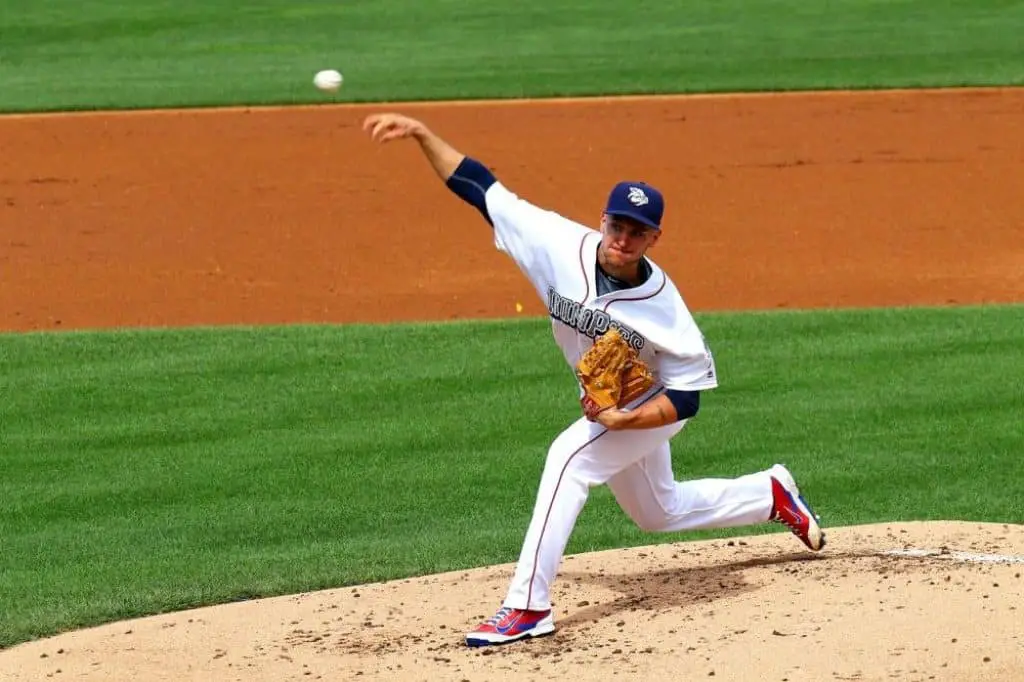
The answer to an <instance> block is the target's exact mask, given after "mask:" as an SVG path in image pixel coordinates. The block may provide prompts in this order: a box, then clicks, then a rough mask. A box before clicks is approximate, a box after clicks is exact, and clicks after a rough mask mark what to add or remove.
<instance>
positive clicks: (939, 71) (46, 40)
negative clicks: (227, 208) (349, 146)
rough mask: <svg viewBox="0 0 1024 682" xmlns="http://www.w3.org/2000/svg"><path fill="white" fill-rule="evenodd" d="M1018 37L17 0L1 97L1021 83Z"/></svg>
mask: <svg viewBox="0 0 1024 682" xmlns="http://www.w3.org/2000/svg"><path fill="white" fill-rule="evenodd" d="M1021 35H1024V3H1020V2H1010V1H1005V0H987V1H984V2H951V3H934V2H929V1H928V0H904V1H902V2H881V1H879V0H840V1H838V2H830V3H827V4H813V3H807V2H802V1H799V0H770V1H765V0H761V1H759V2H751V1H750V0H722V1H721V2H715V3H707V2H697V1H696V0H680V1H677V2H661V1H658V0H637V1H636V2H631V3H622V2H614V1H613V0H565V1H563V2H548V1H547V0H521V2H518V3H499V2H471V3H467V2H455V1H454V0H429V1H426V2H424V1H422V0H392V1H391V2H388V3H384V4H381V3H370V2H323V1H320V0H305V1H301V0H300V1H291V0H253V1H251V2H246V3H244V4H239V3H237V2H229V1H228V0H204V1H202V2H200V1H199V0H175V1H174V2H170V1H168V0H137V1H135V2H132V3H124V2H114V0H50V1H48V2H45V3H44V2H37V1H36V0H6V1H5V11H4V12H3V13H2V14H0V37H2V40H0V83H2V84H3V87H0V111H30V110H54V109H56V110H61V109H105V108H136V107H167V106H181V105H218V104H277V103H285V104H287V103H298V102H322V101H327V100H329V101H339V100H340V101H379V100H419V99H463V98H481V97H502V98H504V97H525V96H534V97H543V96H555V95H599V94H626V93H664V92H708V91H736V90H781V89H809V88H840V87H841V88H874V87H893V86H925V85H927V86H957V85H1009V84H1021V83H1024V75H1022V72H1021V70H1020V68H1019V62H1020V60H1019V56H1020V36H1021ZM322 68H338V69H340V70H341V71H342V72H343V73H344V75H345V77H346V84H345V86H344V88H343V89H342V91H341V93H340V94H339V95H337V96H330V97H326V98H325V96H324V95H323V94H322V93H319V92H318V91H316V90H315V89H314V88H313V85H312V77H313V74H314V73H315V72H316V71H317V70H319V69H322Z"/></svg>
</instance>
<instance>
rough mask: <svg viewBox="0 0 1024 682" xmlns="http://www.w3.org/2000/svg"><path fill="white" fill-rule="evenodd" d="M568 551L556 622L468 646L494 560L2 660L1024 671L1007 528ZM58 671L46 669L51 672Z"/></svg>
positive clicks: (1012, 544) (119, 670)
mask: <svg viewBox="0 0 1024 682" xmlns="http://www.w3.org/2000/svg"><path fill="white" fill-rule="evenodd" d="M829 540H830V543H829V546H828V547H827V548H826V549H825V550H824V551H823V552H821V553H819V554H813V553H810V552H806V551H803V548H802V545H800V544H799V542H798V541H797V540H796V539H795V538H793V537H792V536H791V535H789V534H785V533H777V534H770V535H759V536H754V537H747V538H742V539H732V540H715V541H706V542H692V543H674V544H666V545H658V546H652V547H642V548H633V549H624V550H611V551H604V552H595V553H590V554H580V555H574V556H569V557H566V559H565V561H564V563H563V565H562V571H561V573H560V575H559V578H558V582H557V583H556V588H555V601H556V603H555V609H556V615H557V626H558V631H557V632H556V633H555V634H554V635H553V636H551V637H547V638H543V639H538V640H534V641H529V642H518V643H514V644H511V645H507V646H504V647H500V648H490V649H483V650H479V649H476V650H474V649H468V648H466V647H464V646H463V644H462V639H461V636H462V633H463V632H464V631H465V630H466V629H469V628H471V627H473V626H474V625H475V624H476V623H477V622H478V621H480V620H481V619H482V618H485V617H487V616H490V615H491V613H492V612H493V611H494V610H495V608H496V607H497V606H498V605H499V602H500V600H501V597H502V595H503V593H504V590H505V587H506V584H507V581H508V579H509V576H510V575H511V569H512V566H511V565H502V566H495V567H489V568H483V569H477V570H471V571H459V572H454V573H446V574H442V575H436V576H429V577H424V578H418V579H409V580H398V581H393V582H386V583H377V584H371V585H363V586H360V587H357V588H344V589H337V590H328V591H323V592H316V593H309V594H300V595H294V596H288V597H280V598H275V599H265V600H257V601H250V602H243V603H234V604H227V605H221V606H215V607H210V608H205V609H197V610H192V611H185V612H180V613H174V614H169V615H162V616H156V617H151V618H144V619H138V620H134V621H129V622H123V623H115V624H111V625H106V626H102V627H98V628H94V629H90V630H84V631H79V632H74V633H68V634H65V635H61V636H58V637H54V638H51V639H47V640H41V641H36V642H31V643H27V644H23V645H20V646H18V647H14V648H12V649H10V650H7V651H4V652H0V670H4V671H6V674H7V675H8V677H5V678H4V679H8V680H11V682H16V681H17V682H21V681H28V680H33V681H34V680H42V679H47V678H53V679H74V680H147V681H156V680H175V681H176V682H181V681H183V680H244V681H252V682H259V681H262V680H267V681H270V680H273V681H274V682H280V681H282V680H348V679H378V680H454V681H456V682H458V681H461V680H472V681H474V682H475V681H476V680H522V679H524V678H527V679H528V678H530V677H531V675H536V676H537V678H543V679H565V678H569V677H570V676H571V677H572V678H573V679H574V680H576V681H577V682H582V681H584V680H607V679H613V678H614V679H645V680H646V679H670V678H671V679H698V678H700V679H704V678H713V679H715V680H742V681H749V680H765V681H769V680H774V681H780V682H781V681H787V682H797V681H799V680H806V681H814V682H821V681H823V680H865V681H867V680H892V679H899V680H907V681H911V680H922V681H923V680H947V681H948V680H963V681H965V682H967V681H970V682H978V681H980V680H1019V679H1024V627H1022V626H1021V623H1022V622H1024V579H1022V578H1021V573H1022V571H1024V526H1016V525H1013V526H1007V525H999V524H978V523H965V522H953V523H908V524H882V525H873V526H860V527H851V528H837V529H831V530H830V532H829ZM58 671H59V672H58Z"/></svg>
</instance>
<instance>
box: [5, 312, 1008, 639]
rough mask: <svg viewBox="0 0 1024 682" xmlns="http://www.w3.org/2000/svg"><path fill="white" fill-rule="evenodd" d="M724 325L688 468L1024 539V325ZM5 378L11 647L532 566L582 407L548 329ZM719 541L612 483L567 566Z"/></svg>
mask: <svg viewBox="0 0 1024 682" xmlns="http://www.w3.org/2000/svg"><path fill="white" fill-rule="evenodd" d="M699 320H700V323H701V325H702V327H703V329H704V330H705V332H706V334H707V336H708V339H709V341H710V343H711V344H712V347H713V348H714V350H715V351H716V357H717V362H718V367H719V370H720V373H721V377H722V382H723V384H722V387H721V388H720V389H718V390H716V391H714V392H712V393H710V394H707V395H706V397H705V400H704V403H703V411H702V414H701V415H699V417H698V418H697V419H696V420H695V421H694V422H692V423H691V424H690V425H688V426H687V428H686V430H685V431H684V432H683V434H682V435H681V436H680V437H678V438H677V439H676V440H675V441H674V445H673V451H674V456H675V469H676V473H677V476H679V477H685V478H694V477H701V476H733V475H739V474H742V473H746V472H749V471H754V470H758V469H761V468H764V467H767V466H769V465H770V464H772V463H773V462H775V461H783V462H786V463H788V464H789V465H790V466H791V467H792V469H793V471H794V472H795V473H796V474H797V475H798V476H799V478H800V481H801V483H802V484H803V485H804V487H805V489H806V492H807V494H808V495H809V497H810V498H811V499H812V500H813V502H814V504H815V506H816V508H817V510H818V511H819V512H820V513H821V514H822V515H823V516H824V517H825V521H826V523H827V524H830V525H845V524H852V523H867V522H875V521H885V520H900V519H905V520H906V519H936V518H950V519H970V520H986V521H1003V522H1015V523H1020V522H1024V512H1022V505H1021V502H1020V500H1021V499H1024V489H1022V485H1024V484H1022V481H1024V466H1022V464H1021V459H1020V452H1021V446H1022V445H1024V443H1022V438H1021V430H1020V424H1021V395H1020V385H1021V382H1020V380H1019V379H1020V375H1021V367H1024V346H1022V345H1021V344H1020V342H1019V338H1020V330H1021V329H1022V328H1024V307H1021V306H1003V307H991V308H949V309H943V308H937V309H918V310H911V309H897V310H871V311H843V312H814V313H796V312H789V313H781V312H780V313H763V314H744V315H738V314H715V315H711V314H705V315H700V316H699ZM0 377H3V395H4V401H3V404H2V413H0V421H2V424H3V429H2V432H0V434H2V441H0V462H2V470H3V477H2V478H0V499H2V500H3V503H2V505H0V537H2V538H3V552H2V553H0V644H2V645H10V644H12V643H15V642H17V641H21V640H23V639H26V638H29V637H33V636H38V635H44V634H48V633H53V632H56V631H58V630H61V629H66V628H72V627H78V626H82V625H88V624H93V623H97V622H102V621H106V620H109V619H114V618H124V617H129V616H136V615H142V614H146V613H152V612H159V611H165V610H169V609H179V608H184V607H188V606H196V605H201V604H209V603H214V602H220V601H225V600H231V599H239V598H249V597H256V596H265V595H272V594H281V593H291V592H297V591H303V590H311V589H319V588H326V587H331V586H337V585H347V584H355V583H362V582H367V581H375V580H382V579H387V578H396V577H401V576H409V575H417V574H425V573H432V572H437V571H443V570H453V569H457V568H461V567H470V566H478V565H483V564H489V563H495V562H507V561H514V560H515V558H516V556H517V554H518V551H519V546H520V542H521V541H522V534H523V532H524V531H525V528H526V524H527V522H528V519H529V514H530V511H531V509H532V506H533V502H534V493H535V490H536V485H537V481H538V478H539V475H540V472H541V469H542V467H543V463H544V456H545V453H546V450H547V446H548V444H549V443H550V441H551V439H552V438H554V436H555V435H556V434H557V433H558V431H559V430H560V429H561V428H563V427H564V426H565V425H566V424H568V423H569V422H570V421H571V420H572V419H574V418H575V417H576V416H577V414H578V410H577V405H576V402H575V383H574V380H573V377H572V374H571V372H570V371H569V369H568V368H567V367H566V366H565V365H564V363H563V361H562V359H561V357H560V355H559V354H558V351H557V349H556V348H555V346H554V344H553V343H552V342H551V340H550V331H549V327H548V322H547V321H546V320H518V321H491V322H473V323H448V324H440V325H396V326H391V327H378V326H365V325H356V326H340V327H330V326H322V327H321V326H307V327H279V328H236V329H190V330H148V331H117V332H102V333H98V332H97V333H84V332H81V333H66V334H24V335H3V336H0ZM772 531H780V532H785V531H783V530H782V529H781V528H778V527H774V526H772V527H756V528H742V529H736V530H735V531H723V532H719V533H714V534H715V535H731V534H735V533H742V534H747V533H751V532H772ZM709 535H712V533H689V534H673V535H652V534H646V533H642V532H640V531H638V530H637V529H636V528H635V527H634V526H633V524H632V523H631V522H630V521H629V519H627V518H626V517H625V516H624V515H623V514H622V512H621V511H620V510H619V509H618V507H617V506H616V505H615V503H614V501H613V499H612V498H611V496H610V494H609V493H608V492H607V490H606V489H604V488H599V489H596V490H595V491H594V493H593V495H592V498H591V500H590V502H589V503H588V505H587V507H586V508H585V509H584V511H583V514H582V516H581V518H580V522H579V525H578V527H577V530H576V532H575V534H574V535H573V537H572V539H571V541H570V546H569V551H570V552H578V551H587V550H595V549H601V548H608V547H615V546H626V545H637V544H648V543H653V542H664V541H678V540H685V539H692V538H698V537H707V536H709ZM794 542H796V541H795V540H794Z"/></svg>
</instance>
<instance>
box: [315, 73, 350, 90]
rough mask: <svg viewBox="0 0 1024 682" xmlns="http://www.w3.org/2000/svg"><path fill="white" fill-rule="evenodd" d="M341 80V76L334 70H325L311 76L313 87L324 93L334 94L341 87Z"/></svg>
mask: <svg viewBox="0 0 1024 682" xmlns="http://www.w3.org/2000/svg"><path fill="white" fill-rule="evenodd" d="M342 80H343V79H342V77H341V74H340V73H338V72H337V71H335V70H334V69H325V70H324V71H319V72H317V74H316V75H315V76H313V85H315V86H316V87H318V88H320V89H321V90H323V91H324V92H335V91H336V90H337V89H338V88H340V87H341V81H342Z"/></svg>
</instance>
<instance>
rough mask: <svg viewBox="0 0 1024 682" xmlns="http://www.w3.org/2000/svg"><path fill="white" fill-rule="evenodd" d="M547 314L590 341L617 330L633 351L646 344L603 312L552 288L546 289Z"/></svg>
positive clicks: (635, 333)
mask: <svg viewBox="0 0 1024 682" xmlns="http://www.w3.org/2000/svg"><path fill="white" fill-rule="evenodd" d="M548 313H549V314H550V315H551V317H553V318H555V319H556V320H559V321H560V322H563V323H565V324H567V325H569V326H570V327H572V328H573V329H575V330H576V331H578V332H579V333H580V334H583V335H585V336H589V337H590V338H592V339H595V338H597V337H598V336H600V335H601V334H604V333H605V332H606V331H608V330H609V329H612V328H614V329H618V330H619V333H620V334H622V338H624V339H625V340H626V341H627V342H628V343H629V345H630V347H632V348H633V349H635V350H637V351H639V350H641V349H643V347H644V345H645V344H646V339H644V337H643V336H641V335H640V334H638V333H637V332H635V331H633V330H632V329H630V328H629V327H627V326H625V325H624V324H622V323H621V322H619V321H617V320H614V319H612V316H611V315H609V314H608V313H606V312H604V311H603V310H595V309H593V308H586V307H584V306H583V304H582V303H580V302H579V301H574V300H572V299H571V298H566V297H565V296H562V295H561V294H559V293H558V292H557V291H555V290H554V288H553V287H548Z"/></svg>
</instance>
